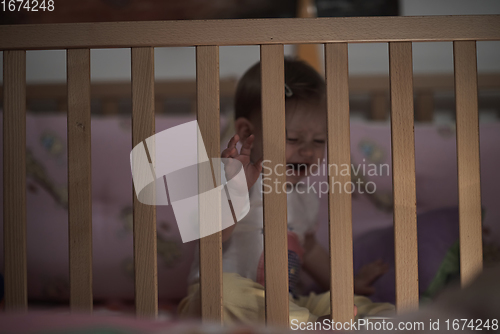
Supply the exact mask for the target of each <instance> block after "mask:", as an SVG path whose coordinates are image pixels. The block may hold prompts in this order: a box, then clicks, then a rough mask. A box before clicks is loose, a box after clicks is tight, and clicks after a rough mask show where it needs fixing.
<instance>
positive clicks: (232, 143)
mask: <svg viewBox="0 0 500 334" xmlns="http://www.w3.org/2000/svg"><path fill="white" fill-rule="evenodd" d="M239 140H240V137H239V136H238V135H237V134H236V135H234V136H233V137H232V138H231V139H230V140H229V143H227V148H232V147H236V144H237V143H238V141H239Z"/></svg>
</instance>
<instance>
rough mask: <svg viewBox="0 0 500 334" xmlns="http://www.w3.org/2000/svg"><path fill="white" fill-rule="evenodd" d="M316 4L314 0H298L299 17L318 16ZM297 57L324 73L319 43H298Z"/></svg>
mask: <svg viewBox="0 0 500 334" xmlns="http://www.w3.org/2000/svg"><path fill="white" fill-rule="evenodd" d="M316 15H317V10H316V4H315V3H314V1H313V0H299V1H297V17H300V18H306V17H309V18H312V17H316ZM296 55H297V58H299V59H302V60H304V61H305V62H306V63H308V64H309V65H311V66H312V68H314V69H315V70H316V71H317V72H318V73H323V68H322V67H323V66H321V64H320V57H319V45H317V44H298V45H296Z"/></svg>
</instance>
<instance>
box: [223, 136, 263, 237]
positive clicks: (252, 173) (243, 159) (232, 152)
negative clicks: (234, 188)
mask: <svg viewBox="0 0 500 334" xmlns="http://www.w3.org/2000/svg"><path fill="white" fill-rule="evenodd" d="M254 138H255V137H254V135H250V136H249V137H248V138H247V139H246V140H245V142H244V143H243V145H242V146H241V150H240V152H239V153H238V149H236V144H237V143H238V141H239V140H240V139H239V136H238V135H234V136H233V138H231V140H229V143H228V144H227V148H226V149H225V150H224V151H222V153H221V157H222V158H224V159H227V161H226V163H225V164H224V172H225V174H226V179H227V180H229V179H231V178H232V177H233V176H234V175H235V174H236V173H237V172H238V170H239V167H240V165H239V164H231V162H232V160H233V159H234V160H238V161H239V162H240V163H241V165H242V167H243V171H244V172H245V177H246V180H247V187H248V189H249V190H250V188H252V186H253V185H254V184H255V182H256V181H257V179H258V178H259V175H260V173H261V171H262V159H260V160H259V161H257V162H256V163H255V164H253V163H252V162H251V161H250V153H251V151H252V145H253V141H254ZM235 227H236V224H233V225H231V226H230V227H228V228H226V229H224V230H223V231H222V242H225V241H226V240H228V239H229V238H230V237H231V234H232V233H233V230H234V228H235Z"/></svg>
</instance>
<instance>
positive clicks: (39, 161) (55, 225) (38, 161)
mask: <svg viewBox="0 0 500 334" xmlns="http://www.w3.org/2000/svg"><path fill="white" fill-rule="evenodd" d="M190 120H192V118H190V117H178V118H174V117H169V118H166V117H163V116H157V120H156V126H157V132H159V131H161V130H163V129H166V128H168V127H172V126H175V125H178V124H181V123H184V122H187V121H190ZM223 121H224V120H223ZM0 123H1V122H0ZM226 124H227V122H224V124H222V127H223V128H224V127H225V126H226ZM0 129H1V124H0ZM130 129H131V124H130V120H129V117H115V118H99V117H96V118H93V120H92V196H93V197H92V198H93V204H92V217H93V248H94V262H93V263H94V268H93V275H94V277H93V284H94V298H95V299H96V300H111V301H113V300H132V299H133V296H134V283H133V261H132V254H133V253H132V247H133V246H132V178H131V173H130V162H129V154H130V150H131V148H132V147H131V132H130ZM480 133H481V171H482V178H481V180H482V203H483V206H484V209H485V212H486V215H485V219H484V223H485V225H486V226H488V227H489V228H490V229H491V231H492V232H491V238H493V239H494V240H500V224H498V221H499V220H500V206H499V205H498V203H499V199H500V196H499V193H498V191H497V187H498V185H499V184H500V176H499V175H498V173H497V168H496V166H498V165H499V164H500V146H498V143H500V124H498V123H496V124H483V125H481V129H480ZM415 138H416V139H415V140H416V144H415V146H416V178H417V210H418V212H419V213H424V212H426V211H430V210H433V209H437V208H441V207H449V206H456V205H457V204H458V198H457V174H456V144H455V132H454V128H453V127H450V126H448V127H442V126H435V125H425V126H424V125H421V126H416V127H415ZM1 141H2V136H0V142H1ZM66 145H67V144H66V117H65V116H63V115H52V116H43V115H40V116H35V115H31V114H29V115H28V117H27V149H28V179H27V206H28V209H27V210H28V211H27V219H28V229H27V231H28V289H29V296H30V298H33V299H37V300H45V301H47V300H48V301H67V299H68V293H69V289H68V288H69V287H68V237H67V234H68V227H67V209H66V206H67V167H66V166H67V162H66V161H67V147H66ZM223 145H224V143H223ZM351 148H352V163H353V164H361V165H362V164H369V163H375V164H384V163H387V164H389V165H391V160H390V156H391V152H390V127H389V124H365V123H356V122H353V123H352V125H351ZM1 159H2V157H1V156H0V160H1ZM2 168H3V163H0V169H2ZM0 175H3V173H2V172H1V171H0ZM322 180H326V178H321V177H313V178H312V179H311V182H314V181H322ZM367 180H371V181H374V182H375V183H376V186H377V196H379V200H380V199H384V198H387V197H388V196H389V199H390V196H391V187H392V181H391V175H390V174H389V175H383V176H377V177H368V178H367ZM1 196H3V193H0V197H1ZM320 201H321V214H320V218H321V220H320V226H319V230H318V232H317V233H318V234H317V235H318V239H319V240H320V242H321V243H323V245H325V247H328V239H327V238H328V233H327V231H328V223H327V221H328V220H327V212H328V211H327V197H326V195H323V196H322V198H321V200H320ZM2 205H3V201H2V200H1V199H0V207H1V206H2ZM2 209H3V207H2V208H1V209H0V210H2ZM352 210H353V234H354V237H355V238H358V237H360V236H361V235H363V234H364V233H366V232H368V231H371V230H375V229H380V228H384V227H388V226H391V225H392V213H391V212H390V211H384V210H380V209H379V208H377V206H376V205H375V204H374V202H373V200H372V199H370V198H368V197H367V196H366V195H359V194H357V195H354V196H353V203H352ZM157 217H158V239H157V242H158V289H159V298H160V300H166V301H173V302H174V303H175V302H176V301H178V300H179V299H181V298H182V297H183V296H184V295H185V294H186V289H187V282H186V280H187V279H186V277H187V274H188V272H189V268H190V264H191V260H192V256H193V250H194V242H190V243H186V244H183V243H182V242H181V239H180V236H179V232H178V228H177V225H176V221H175V217H174V215H173V212H172V209H171V207H170V206H163V207H158V208H157ZM437 223H438V222H437ZM2 233H3V229H0V250H1V251H3V236H2ZM0 268H3V256H0Z"/></svg>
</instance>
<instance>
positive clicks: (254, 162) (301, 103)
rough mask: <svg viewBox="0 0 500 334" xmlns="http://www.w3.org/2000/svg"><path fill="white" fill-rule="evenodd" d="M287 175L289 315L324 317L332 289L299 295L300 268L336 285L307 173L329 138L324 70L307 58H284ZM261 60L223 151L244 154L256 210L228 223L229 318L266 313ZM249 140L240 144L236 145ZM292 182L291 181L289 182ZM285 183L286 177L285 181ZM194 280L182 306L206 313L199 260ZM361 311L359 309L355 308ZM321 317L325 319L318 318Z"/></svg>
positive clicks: (243, 89)
mask: <svg viewBox="0 0 500 334" xmlns="http://www.w3.org/2000/svg"><path fill="white" fill-rule="evenodd" d="M284 65H285V67H284V69H285V112H286V115H285V116H286V152H285V156H286V164H287V165H286V180H287V185H285V189H286V192H287V220H288V273H289V292H290V303H289V305H290V311H289V315H290V322H291V321H292V320H294V319H295V321H299V322H309V321H317V320H318V319H319V318H320V317H321V318H322V317H328V315H329V313H330V293H329V292H326V293H323V294H319V295H316V294H315V293H311V294H310V295H309V296H300V295H299V294H298V291H297V283H298V280H299V273H300V271H301V270H302V269H304V270H305V271H306V272H307V273H309V274H310V275H311V276H312V277H313V278H314V279H315V280H316V281H317V282H318V283H319V285H320V286H322V287H323V288H324V289H326V290H327V289H329V285H330V283H329V282H330V276H329V275H330V274H329V266H330V262H329V254H328V253H327V252H326V250H325V249H324V248H323V247H322V246H321V245H320V244H319V243H318V242H317V241H316V238H315V232H316V228H317V222H318V217H317V216H318V209H319V201H318V198H317V195H316V194H315V193H311V192H307V189H306V187H305V185H304V183H303V182H301V180H303V179H304V178H305V177H307V176H309V175H311V174H312V173H315V172H316V169H317V168H318V165H319V163H320V162H321V161H322V160H323V157H324V153H325V148H326V140H327V128H326V97H325V82H324V80H323V78H322V77H321V76H320V75H319V74H318V73H317V72H316V71H315V70H314V69H313V68H312V67H310V66H309V65H307V64H306V63H304V62H302V61H298V60H292V59H285V64H284ZM260 82H261V79H260V63H257V64H255V65H254V66H252V67H251V68H250V69H249V70H248V71H247V72H246V73H245V74H244V76H243V77H242V79H241V80H240V81H239V83H238V87H237V90H236V97H235V130H236V135H235V136H234V137H233V138H231V140H230V141H229V143H228V146H227V148H226V149H225V150H224V151H223V152H222V158H228V159H237V160H239V161H240V162H241V163H242V165H243V169H244V171H245V175H246V179H247V183H248V189H249V196H250V211H249V212H248V214H247V215H246V216H245V217H244V218H243V219H241V220H240V221H239V222H238V223H236V224H234V225H232V226H231V227H229V228H226V229H225V230H223V231H222V241H223V271H224V274H223V305H224V315H223V316H224V323H225V324H231V323H237V322H239V323H241V322H243V323H248V324H252V323H255V322H264V321H265V297H264V291H265V290H264V284H265V281H264V259H263V248H264V242H263V235H262V234H263V218H262V192H266V191H276V187H275V185H273V189H272V190H271V189H269V186H267V187H266V186H265V187H263V185H262V178H263V177H264V178H265V177H266V176H268V175H269V174H268V173H270V172H271V171H270V168H268V167H267V166H266V161H263V160H262V125H261V124H262V118H261V85H260ZM238 142H241V143H242V146H241V149H240V152H238V150H237V148H236V144H237V143H238ZM287 186H288V188H287ZM277 188H278V190H279V189H281V191H283V185H278V187H277ZM386 270H387V268H386V266H385V265H384V264H382V263H380V262H377V263H373V264H371V265H370V267H367V269H365V270H364V271H363V270H362V271H361V272H362V275H361V276H359V277H357V278H355V280H354V283H355V284H354V285H355V292H356V293H360V294H369V293H370V292H372V291H371V289H372V288H371V286H370V285H371V283H372V282H373V281H374V280H375V279H376V278H378V277H379V276H380V275H381V274H383V273H384V272H385V271H386ZM190 279H191V281H192V282H193V283H194V284H193V285H191V287H190V291H189V296H188V297H186V298H185V299H184V300H183V301H182V302H181V304H180V306H179V312H180V314H185V315H187V314H199V308H200V303H199V291H198V289H199V285H198V283H196V281H197V279H198V260H196V261H195V263H194V264H193V270H192V273H191V276H190ZM355 304H357V306H358V311H359V313H360V314H362V315H373V314H377V313H378V312H382V311H392V310H393V306H392V305H390V304H373V303H371V302H370V301H369V299H368V298H365V297H356V298H355ZM354 312H356V309H355V310H354ZM319 320H321V319H319Z"/></svg>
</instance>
